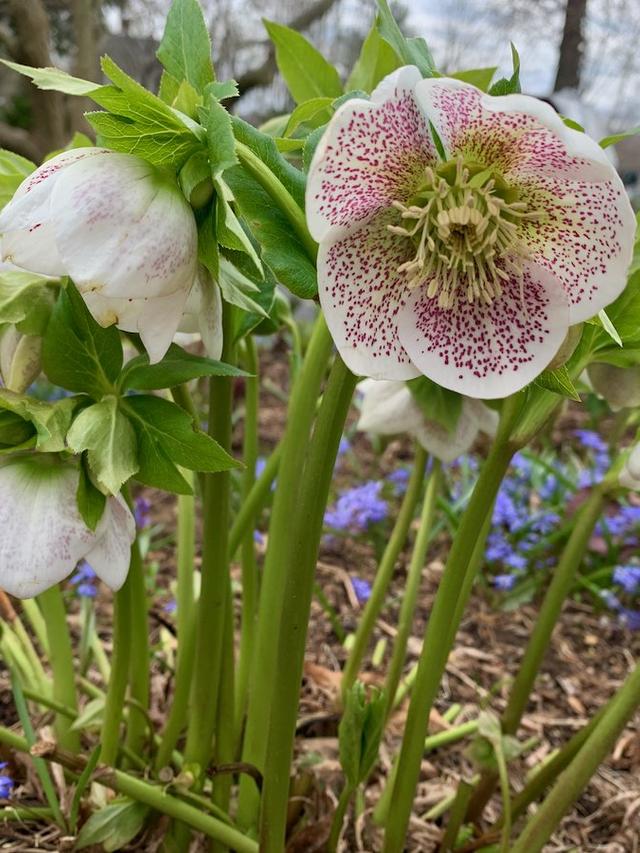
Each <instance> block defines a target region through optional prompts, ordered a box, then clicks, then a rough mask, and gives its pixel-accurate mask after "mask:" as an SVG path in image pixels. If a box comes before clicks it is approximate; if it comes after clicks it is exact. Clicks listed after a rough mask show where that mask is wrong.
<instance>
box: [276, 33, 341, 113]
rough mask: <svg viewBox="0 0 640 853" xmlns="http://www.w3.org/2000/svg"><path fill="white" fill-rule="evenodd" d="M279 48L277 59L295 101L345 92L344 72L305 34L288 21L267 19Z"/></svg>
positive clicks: (333, 95) (334, 95) (336, 95)
mask: <svg viewBox="0 0 640 853" xmlns="http://www.w3.org/2000/svg"><path fill="white" fill-rule="evenodd" d="M264 26H265V28H266V30H267V32H268V33H269V38H270V39H271V41H272V42H273V44H274V45H275V48H276V62H277V64H278V68H279V70H280V73H281V74H282V77H283V78H284V81H285V83H286V84H287V88H288V89H289V91H290V92H291V96H292V98H293V100H294V101H295V102H296V103H297V104H301V103H303V102H304V101H308V100H309V99H310V98H323V97H328V98H337V97H338V96H339V95H341V94H342V83H341V82H340V75H339V74H338V72H337V71H336V69H335V68H334V67H333V65H331V63H330V62H327V60H326V59H325V58H324V56H323V55H322V54H321V53H320V51H318V50H317V49H316V48H315V47H314V46H313V45H312V44H311V43H310V42H309V41H308V40H307V39H306V38H305V37H304V36H303V35H302V34H301V33H298V32H296V31H295V30H292V29H291V28H290V27H286V26H284V24H276V23H275V22H274V21H267V20H264Z"/></svg>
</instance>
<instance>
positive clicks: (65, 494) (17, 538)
mask: <svg viewBox="0 0 640 853" xmlns="http://www.w3.org/2000/svg"><path fill="white" fill-rule="evenodd" d="M78 477H79V473H78V469H77V468H76V467H74V466H73V465H69V464H61V463H58V462H57V461H56V460H55V457H54V456H53V455H51V454H46V453H39V454H33V455H32V456H21V457H15V458H13V459H10V460H8V461H7V462H5V463H4V464H2V465H0V529H1V530H2V536H1V537H0V588H2V589H4V590H6V592H8V593H10V594H11V595H15V596H17V597H18V598H31V597H32V596H34V595H39V594H40V593H41V592H44V590H45V589H48V588H49V587H50V586H53V585H54V584H56V583H58V582H59V581H61V580H63V579H64V578H66V577H67V575H70V574H71V572H72V571H73V570H74V569H75V567H76V565H77V563H78V562H79V561H80V560H82V559H86V560H87V561H88V562H89V563H90V564H91V567H92V568H93V570H94V571H95V573H96V574H97V575H98V577H99V578H100V579H101V580H103V581H104V582H105V583H106V584H108V585H109V586H110V587H111V588H112V589H119V588H120V587H121V586H122V584H123V583H124V581H125V578H126V577H127V572H128V571H129V561H130V548H131V544H132V543H133V541H134V539H135V535H136V525H135V521H134V518H133V515H132V514H131V510H130V509H129V507H128V506H127V505H126V503H125V502H124V500H123V499H122V497H121V496H120V495H116V496H112V497H108V498H107V500H106V504H105V509H104V512H103V515H102V518H101V519H100V521H99V522H98V525H97V527H96V529H95V531H92V530H90V529H89V528H88V527H87V525H86V524H85V523H84V521H83V520H82V517H81V516H80V513H79V511H78V506H77V503H76V492H77V490H78Z"/></svg>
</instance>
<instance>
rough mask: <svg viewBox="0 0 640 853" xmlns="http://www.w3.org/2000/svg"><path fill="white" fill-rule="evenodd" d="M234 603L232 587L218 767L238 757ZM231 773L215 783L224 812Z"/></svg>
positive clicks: (216, 754)
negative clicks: (235, 724)
mask: <svg viewBox="0 0 640 853" xmlns="http://www.w3.org/2000/svg"><path fill="white" fill-rule="evenodd" d="M233 639H234V638H233V602H232V601H231V589H229V598H228V600H227V606H226V612H225V626H224V636H223V647H222V669H221V672H220V690H219V692H218V708H217V713H216V736H215V741H214V751H213V760H214V763H215V765H216V766H222V765H230V764H231V763H232V762H233V760H234V758H235V740H234V729H233V723H234V720H235V691H234V676H235V672H234V664H235V661H234V650H233ZM232 780H233V777H232V775H231V774H230V773H217V774H216V775H215V776H214V777H213V782H212V791H211V794H212V797H211V798H212V801H213V803H214V805H215V806H217V807H218V808H219V809H221V810H222V811H224V812H228V810H229V800H230V797H231V782H232ZM224 849H225V848H221V847H220V846H219V845H215V844H214V845H213V846H212V851H211V853H217V851H220V853H222V851H223V850H224Z"/></svg>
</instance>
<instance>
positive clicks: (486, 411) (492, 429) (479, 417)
mask: <svg viewBox="0 0 640 853" xmlns="http://www.w3.org/2000/svg"><path fill="white" fill-rule="evenodd" d="M465 405H466V406H467V407H468V408H469V410H470V411H471V412H472V414H473V417H474V418H475V419H476V421H477V424H478V429H479V430H480V431H481V432H484V433H486V434H487V435H488V436H490V437H491V438H493V437H494V436H495V434H496V433H497V431H498V423H499V421H500V416H499V415H498V413H497V412H496V411H495V409H490V408H489V406H485V404H484V403H482V402H481V401H480V400H473V399H471V398H468V399H467V400H466V401H465Z"/></svg>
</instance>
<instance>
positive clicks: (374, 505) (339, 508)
mask: <svg viewBox="0 0 640 853" xmlns="http://www.w3.org/2000/svg"><path fill="white" fill-rule="evenodd" d="M381 488H382V483H381V482H380V481H375V480H369V481H368V482H366V483H363V485H361V486H355V487H354V488H352V489H348V490H347V491H346V492H343V493H342V494H341V495H340V497H339V498H338V500H337V501H336V502H335V504H334V506H333V507H332V508H331V509H329V510H327V512H326V513H325V517H324V520H325V524H326V525H327V527H331V528H333V529H334V530H351V531H355V532H358V531H364V530H366V529H367V528H368V527H369V526H370V525H371V524H376V523H377V522H380V521H384V519H385V518H386V517H387V512H388V505H387V502H386V501H385V500H383V499H382V498H381V497H380V490H381Z"/></svg>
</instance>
